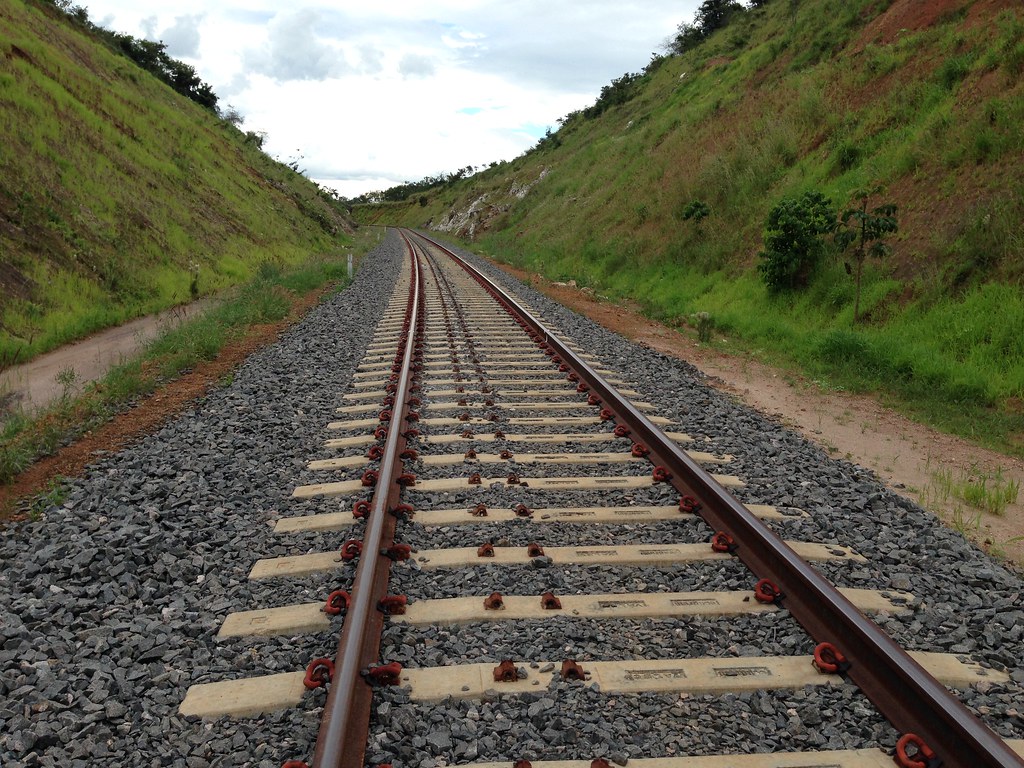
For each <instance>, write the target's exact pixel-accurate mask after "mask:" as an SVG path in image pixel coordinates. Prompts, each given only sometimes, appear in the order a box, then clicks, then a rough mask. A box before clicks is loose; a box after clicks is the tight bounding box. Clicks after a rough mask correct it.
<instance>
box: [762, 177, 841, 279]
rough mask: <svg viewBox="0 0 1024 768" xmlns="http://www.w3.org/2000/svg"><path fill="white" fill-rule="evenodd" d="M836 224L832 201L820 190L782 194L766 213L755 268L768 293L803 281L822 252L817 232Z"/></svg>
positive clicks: (819, 236)
mask: <svg viewBox="0 0 1024 768" xmlns="http://www.w3.org/2000/svg"><path fill="white" fill-rule="evenodd" d="M835 226H836V214H835V210H834V209H833V208H832V201H831V200H829V199H828V198H827V197H825V196H824V195H822V194H821V193H820V192H805V193H804V194H802V195H801V196H800V197H795V198H785V199H783V200H782V201H781V202H780V203H779V204H778V205H776V206H775V207H774V208H773V209H772V210H771V211H770V212H769V213H768V219H767V221H766V222H765V229H764V250H763V251H761V253H760V254H758V256H759V258H760V259H761V263H760V264H758V267H757V269H758V272H760V273H761V278H762V279H763V280H764V283H765V285H766V286H768V290H769V291H771V292H772V293H777V292H779V291H783V290H788V289H793V288H798V287H802V286H805V285H807V282H808V280H809V279H810V276H811V273H812V272H813V271H814V268H815V267H816V266H817V264H818V262H819V261H820V260H821V257H822V255H823V254H824V252H825V242H824V241H823V240H822V238H821V236H822V235H824V234H826V233H828V232H831V231H833V230H834V229H835Z"/></svg>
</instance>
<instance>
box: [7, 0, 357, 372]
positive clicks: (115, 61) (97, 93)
mask: <svg viewBox="0 0 1024 768" xmlns="http://www.w3.org/2000/svg"><path fill="white" fill-rule="evenodd" d="M254 138H255V137H254V136H249V137H247V136H246V134H244V133H243V132H242V131H240V130H238V129H237V128H236V127H234V126H232V125H231V124H229V123H228V122H225V121H223V120H220V119H219V118H218V117H217V116H216V115H214V114H213V112H211V111H209V110H207V109H203V108H202V107H200V106H198V105H197V104H195V103H194V102H192V101H189V100H188V99H186V98H184V97H183V96H180V95H178V94H177V93H175V92H174V91H172V90H171V88H169V87H168V86H167V85H165V84H163V83H162V82H160V81H159V80H157V79H156V78H155V77H154V76H152V75H151V74H149V73H148V72H146V71H144V70H142V69H140V68H139V67H138V66H137V65H136V64H135V63H133V62H132V61H131V60H129V59H127V58H125V57H124V56H121V55H118V54H117V53H115V52H114V51H113V50H112V49H110V48H109V47H107V46H106V45H104V44H103V43H102V42H101V41H99V40H98V39H97V38H96V37H95V36H94V35H91V34H90V33H89V32H88V31H87V30H86V29H84V28H83V27H82V26H81V25H76V24H73V23H72V22H71V21H70V20H69V19H68V17H66V16H64V15H63V14H62V13H60V12H58V11H57V10H56V9H55V8H54V7H53V6H52V5H49V4H47V3H46V2H43V1H42V0H5V2H4V3H2V4H0V367H2V366H4V365H8V364H11V363H12V362H17V361H19V360H23V359H26V358H28V357H30V356H32V355H35V354H38V353H40V352H43V351H46V350H48V349H51V348H53V347H55V346H58V345H59V344H61V343H64V342H66V341H69V340H71V339H74V338H77V337H79V336H82V335H85V334H87V333H89V332H91V331H93V330H96V329H98V328H102V327H106V326H109V325H113V324H117V323H119V322H123V321H124V320H127V319H129V318H131V317H135V316H138V315H142V314H147V313H150V312H153V311H156V310H160V309H164V308H167V307H169V306H173V305H175V304H178V303H182V302H184V301H188V300H190V299H191V298H193V297H194V296H196V295H205V294H209V293H212V292H215V291H217V290H219V289H221V288H223V287H226V286H228V285H235V284H238V283H240V282H242V281H245V280H247V279H249V278H250V277H251V276H253V275H254V274H256V273H257V271H258V270H259V269H260V266H261V265H266V264H267V263H270V264H271V265H272V266H274V267H275V268H277V267H281V266H287V265H292V264H296V263H299V262H303V261H305V260H307V259H309V258H310V257H311V256H313V255H322V254H325V253H331V252H334V251H336V250H337V249H338V247H339V245H340V243H341V241H342V239H343V236H344V233H345V230H346V229H348V227H349V225H348V223H347V222H346V221H345V219H344V218H343V216H342V215H341V213H340V212H339V211H340V209H339V207H338V206H337V204H336V203H333V202H332V201H330V200H329V199H327V198H326V197H325V196H324V195H322V194H321V192H320V190H318V189H317V187H316V186H315V185H314V184H312V183H311V182H310V181H309V180H307V179H305V178H303V177H302V176H300V175H299V174H297V173H295V172H293V171H292V170H291V169H290V168H288V167H286V166H284V165H281V164H279V163H276V162H274V161H273V160H271V159H270V158H269V157H267V156H266V155H264V154H263V153H262V152H261V151H259V149H258V147H257V146H256V144H255V143H254V141H253V139H254Z"/></svg>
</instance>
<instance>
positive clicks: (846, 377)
mask: <svg viewBox="0 0 1024 768" xmlns="http://www.w3.org/2000/svg"><path fill="white" fill-rule="evenodd" d="M1022 40H1024V10H1022V9H1021V7H1020V4H1019V3H1017V2H1014V1H1013V0H935V2H928V3H922V2H917V1H916V0H892V1H891V2H886V1H885V0H804V1H803V2H794V1H793V0H770V1H769V2H768V3H766V4H765V6H764V7H763V8H761V9H759V10H756V11H747V12H745V13H743V14H742V15H741V16H740V17H738V18H736V19H735V20H734V21H733V22H731V23H730V24H729V26H727V27H726V28H725V29H722V30H720V31H718V32H716V33H715V34H714V35H712V36H711V37H710V38H709V39H708V40H707V41H705V43H704V44H702V45H701V46H699V47H697V48H696V49H694V50H690V51H688V52H687V53H685V54H683V55H681V56H673V57H669V58H667V59H664V60H661V61H655V62H652V64H651V65H650V66H649V67H648V68H647V70H646V71H645V73H644V76H643V77H642V78H641V79H640V80H639V81H638V83H637V84H636V85H635V86H633V87H632V90H631V91H630V92H629V93H627V98H626V99H625V101H624V103H619V104H609V105H607V106H608V108H607V109H605V110H604V111H603V112H602V113H601V114H600V115H598V116H596V117H593V118H590V117H588V116H586V115H585V114H574V115H572V116H569V118H568V119H566V120H565V121H564V123H563V125H562V127H561V128H560V129H559V130H558V131H557V132H555V133H554V134H553V135H552V136H551V137H550V138H547V139H545V140H542V141H541V142H540V144H539V145H538V146H537V147H535V148H534V149H533V150H531V151H530V152H528V153H527V154H526V155H524V156H523V157H521V158H519V159H517V160H516V161H514V162H512V163H506V164H501V165H499V166H497V167H494V168H492V169H490V170H488V171H485V172H483V173H480V174H478V175H476V176H474V177H472V178H470V179H468V180H465V181H462V182H458V183H455V184H450V185H446V186H443V187H439V188H437V189H435V190H432V191H430V192H427V193H423V195H422V196H423V197H424V198H425V199H424V200H422V201H421V200H420V195H417V196H416V198H415V199H414V200H410V201H408V203H404V204H403V203H396V204H388V205H380V206H367V207H363V208H360V209H357V216H358V217H359V218H360V219H361V220H365V221H373V222H384V221H392V222H398V223H403V224H407V225H418V226H423V225H426V226H429V227H432V228H435V229H441V230H443V231H448V232H451V233H453V234H455V235H457V236H459V237H461V238H464V239H472V240H476V241H478V242H479V243H480V244H481V245H483V246H484V247H485V248H487V250H488V251H489V252H491V253H493V254H494V255H495V256H497V257H498V258H501V259H504V260H506V261H509V262H510V263H513V264H516V265H519V266H523V267H526V268H529V269H531V270H536V271H539V272H542V273H545V274H546V275H548V276H550V277H554V278H556V279H563V280H565V279H570V278H572V279H575V280H576V281H577V282H578V283H579V284H581V285H583V286H590V287H592V288H594V289H595V290H596V291H598V292H599V293H601V294H605V295H609V296H612V297H628V298H631V299H634V300H636V301H638V302H640V303H641V305H642V306H643V307H644V308H645V309H646V310H647V311H648V312H649V313H650V314H651V315H653V316H655V317H658V318H660V319H663V320H664V321H666V322H669V323H674V324H684V323H686V322H687V318H688V317H689V316H690V315H691V314H692V313H695V312H698V311H706V312H709V313H710V314H711V316H712V320H713V322H714V323H715V326H716V328H717V329H719V331H721V332H725V334H726V335H727V337H728V338H729V340H730V342H729V343H730V344H731V345H733V346H736V345H737V344H738V345H739V346H741V347H744V348H746V349H749V350H754V351H759V352H762V353H764V354H766V355H768V356H770V357H772V358H774V359H776V360H783V361H785V362H788V363H790V364H796V365H798V366H800V367H802V368H803V369H804V370H805V371H807V372H808V373H809V374H811V375H812V376H814V377H817V378H819V379H822V380H825V381H827V382H828V383H829V384H830V385H832V386H843V387H850V388H856V389H860V390H874V391H880V392H883V393H888V394H889V395H890V396H891V397H892V399H893V400H894V401H895V402H896V403H898V404H901V405H902V406H903V407H904V409H905V410H907V411H910V412H912V413H916V414H918V415H919V416H922V417H924V418H925V419H927V420H929V421H930V422H932V423H934V424H937V425H939V426H942V427H944V428H947V429H951V430H953V431H956V432H959V433H961V434H965V435H969V436H973V437H975V438H976V439H978V440H980V441H982V442H985V443H988V444H992V445H995V446H998V447H1000V448H1003V449H1006V450H1010V451H1012V452H1015V453H1018V454H1020V453H1022V452H1024V290H1022V277H1024V236H1022V234H1021V227H1020V222H1021V220H1022V219H1024V42H1022ZM879 183H880V184H883V185H885V186H886V192H885V193H884V195H883V196H882V198H880V199H879V200H878V202H881V200H882V199H884V200H887V201H891V202H894V203H896V204H897V205H898V206H899V212H898V219H899V226H900V231H899V233H898V235H897V236H895V237H894V238H893V239H892V240H891V245H892V246H893V248H894V253H893V254H892V255H891V256H890V257H889V258H888V259H885V260H884V261H869V262H868V263H867V269H866V274H865V284H864V289H863V295H862V297H861V308H862V313H863V314H864V315H865V317H864V319H863V320H862V321H861V322H859V323H856V324H855V323H854V322H853V303H854V286H853V281H852V280H851V278H850V277H848V276H847V274H846V271H845V270H844V268H843V258H842V257H841V256H840V255H839V254H838V253H835V252H834V251H833V253H832V254H831V255H830V258H829V259H827V260H826V263H825V264H823V265H822V266H821V267H820V268H819V270H818V271H817V273H816V274H815V275H814V276H813V278H812V280H811V282H810V285H809V286H808V287H807V288H806V289H805V290H802V291H797V292H792V293H783V294H781V295H778V296H773V295H771V294H769V293H768V292H767V290H766V289H765V287H764V286H763V284H762V283H761V280H760V277H759V274H758V272H757V270H756V266H757V263H758V256H757V254H758V252H759V251H760V249H761V247H762V233H763V228H764V222H765V218H766V216H767V213H768V211H769V210H770V209H771V208H772V207H774V206H775V205H776V204H777V203H778V202H779V201H780V200H781V199H782V198H784V197H788V196H795V195H798V194H800V193H802V192H804V191H809V190H817V191H821V192H822V193H824V194H825V195H826V196H828V197H829V198H830V199H831V200H832V201H833V203H834V204H835V205H836V207H837V208H840V209H842V208H843V207H845V206H846V205H847V203H848V202H849V201H850V198H851V195H852V193H853V192H854V190H856V189H858V188H862V187H868V186H874V185H875V184H879ZM694 200H700V201H703V202H705V203H706V204H707V205H708V206H710V210H711V213H710V215H709V216H708V218H706V219H704V220H703V221H702V222H699V223H694V222H693V221H692V220H687V219H685V218H684V212H685V209H686V206H687V205H688V204H689V203H691V202H692V201H694ZM718 343H722V342H718Z"/></svg>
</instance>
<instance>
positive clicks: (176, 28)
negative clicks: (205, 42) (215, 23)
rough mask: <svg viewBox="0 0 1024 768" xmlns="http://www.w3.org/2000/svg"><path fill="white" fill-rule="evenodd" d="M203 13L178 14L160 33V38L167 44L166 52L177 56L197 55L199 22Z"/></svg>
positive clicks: (190, 57) (193, 56) (191, 56)
mask: <svg viewBox="0 0 1024 768" xmlns="http://www.w3.org/2000/svg"><path fill="white" fill-rule="evenodd" d="M203 16H204V14H188V15H186V16H178V17H177V18H176V19H175V20H174V23H173V24H172V25H171V26H169V27H167V29H165V30H164V31H163V32H161V33H160V39H161V40H163V41H164V42H165V43H166V44H167V53H169V54H170V55H171V56H174V57H177V58H189V59H192V58H196V57H197V56H199V24H200V22H201V21H202V20H203Z"/></svg>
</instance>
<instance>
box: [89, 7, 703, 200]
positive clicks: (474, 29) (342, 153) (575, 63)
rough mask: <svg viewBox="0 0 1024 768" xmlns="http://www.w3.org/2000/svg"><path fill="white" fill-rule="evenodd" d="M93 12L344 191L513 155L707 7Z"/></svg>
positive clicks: (639, 64) (270, 145) (273, 148)
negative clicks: (151, 46) (157, 49)
mask: <svg viewBox="0 0 1024 768" xmlns="http://www.w3.org/2000/svg"><path fill="white" fill-rule="evenodd" d="M83 1H84V2H85V3H86V4H87V6H88V8H89V12H90V16H91V17H92V18H94V19H96V18H104V19H110V21H109V24H108V26H110V27H111V28H113V29H117V30H119V31H123V32H128V33H130V34H134V35H136V36H142V35H146V31H147V30H150V31H151V32H152V33H153V34H150V35H147V36H149V37H151V38H152V37H154V36H155V35H156V33H157V32H158V31H160V30H162V32H160V36H161V37H162V38H163V39H164V41H165V42H167V43H168V49H169V51H170V52H171V55H174V56H188V57H189V58H190V63H192V64H193V65H194V66H195V67H196V71H197V72H198V73H199V76H200V77H201V78H203V80H205V81H207V82H209V83H211V84H212V85H213V87H214V91H215V92H216V93H217V95H218V96H219V97H220V100H221V103H222V104H227V103H228V102H229V101H230V103H231V104H233V105H235V106H236V107H237V108H238V109H239V110H240V111H241V113H242V114H243V115H244V116H245V128H246V130H255V131H260V130H262V131H266V132H267V134H268V139H267V144H266V147H267V149H268V150H269V151H270V152H271V154H277V155H279V156H280V157H281V158H282V159H284V160H288V159H290V158H292V157H295V156H296V155H297V152H296V148H299V147H301V154H303V155H304V158H303V160H302V166H303V167H305V168H307V170H308V174H309V175H310V176H311V177H313V178H316V179H318V180H319V181H321V183H325V184H329V185H330V186H333V187H335V188H337V189H339V190H340V191H341V192H342V194H346V195H350V196H353V195H357V194H360V193H361V192H366V191H370V190H373V189H383V188H385V187H387V186H390V185H391V184H395V183H400V182H402V181H408V180H417V179H420V178H423V177H424V176H427V175H435V174H437V173H440V172H442V171H444V172H448V171H452V170H455V169H457V168H461V167H465V166H466V165H486V164H488V163H490V162H491V161H494V160H508V159H512V158H513V157H515V156H516V155H518V154H520V153H521V152H522V151H523V150H525V149H527V148H528V147H530V146H532V145H533V144H535V143H536V140H537V137H538V136H540V135H543V132H544V130H545V128H546V127H547V126H555V125H556V121H557V119H558V118H559V117H561V116H563V115H565V114H567V113H569V112H571V111H572V110H575V109H580V108H582V107H585V106H587V105H589V104H591V103H593V101H594V99H595V98H596V96H597V94H598V92H599V91H600V89H601V87H602V86H603V85H606V84H608V83H609V82H610V81H611V80H612V79H613V78H615V77H618V76H620V75H621V74H622V73H623V72H626V71H632V72H635V71H638V70H641V69H643V67H644V66H645V65H646V64H647V62H648V61H649V58H650V54H651V53H652V52H653V51H655V50H657V49H658V47H659V46H660V44H661V42H662V41H663V40H665V38H666V37H668V36H669V35H670V34H671V33H672V32H673V31H674V30H675V28H676V25H677V24H678V23H679V22H680V21H682V20H684V19H685V20H690V19H691V18H692V16H693V11H694V10H695V9H696V7H697V6H698V5H699V4H700V0H681V1H680V0H645V1H644V2H639V0H587V2H586V3H552V2H550V0H516V2H508V0H501V1H499V0H429V1H428V0H392V1H391V2H389V3H353V2H351V0H316V2H315V3H311V4H309V5H303V4H302V3H298V4H287V3H285V2H282V0H246V2H244V3H243V2H242V0H177V2H176V3H175V4H174V5H173V7H171V10H170V11H168V8H169V7H168V6H167V5H166V3H162V2H160V3H158V2H156V0H83ZM200 32H201V35H200ZM172 45H173V46H174V48H173V49H172Z"/></svg>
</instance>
